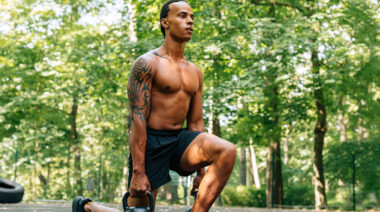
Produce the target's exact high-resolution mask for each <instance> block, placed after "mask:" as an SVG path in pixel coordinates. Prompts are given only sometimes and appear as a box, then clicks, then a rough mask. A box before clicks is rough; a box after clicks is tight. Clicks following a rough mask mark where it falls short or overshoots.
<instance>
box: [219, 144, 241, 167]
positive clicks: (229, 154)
mask: <svg viewBox="0 0 380 212" xmlns="http://www.w3.org/2000/svg"><path fill="white" fill-rule="evenodd" d="M236 154H237V150H236V147H235V145H234V144H232V143H231V142H226V143H225V144H224V145H223V151H222V152H221V157H223V159H224V160H226V161H227V162H232V163H235V160H236Z"/></svg>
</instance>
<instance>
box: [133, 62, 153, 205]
mask: <svg viewBox="0 0 380 212" xmlns="http://www.w3.org/2000/svg"><path fill="white" fill-rule="evenodd" d="M153 74H154V73H153V67H152V58H150V57H149V56H141V57H139V58H138V59H137V60H136V61H135V63H134V64H133V67H132V71H131V75H130V76H129V81H128V99H129V103H130V107H131V114H132V128H131V138H130V144H131V153H132V161H133V171H132V179H131V183H130V189H129V190H130V192H131V196H132V197H143V196H144V195H145V192H146V191H147V190H150V183H149V181H148V178H147V176H146V174H145V147H146V142H147V134H146V127H147V119H148V117H149V112H150V103H151V94H152V78H153Z"/></svg>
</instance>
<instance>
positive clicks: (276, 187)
mask: <svg viewBox="0 0 380 212" xmlns="http://www.w3.org/2000/svg"><path fill="white" fill-rule="evenodd" d="M272 149H273V152H274V156H275V157H274V159H273V160H274V181H273V192H274V195H273V203H274V204H275V205H279V206H281V205H282V203H283V198H282V197H283V186H282V171H281V151H280V142H277V143H275V144H272Z"/></svg>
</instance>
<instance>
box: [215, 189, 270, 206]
mask: <svg viewBox="0 0 380 212" xmlns="http://www.w3.org/2000/svg"><path fill="white" fill-rule="evenodd" d="M222 201H223V204H225V205H227V206H245V207H265V189H255V188H254V187H252V186H241V185H240V186H227V187H226V188H224V190H223V192H222Z"/></svg>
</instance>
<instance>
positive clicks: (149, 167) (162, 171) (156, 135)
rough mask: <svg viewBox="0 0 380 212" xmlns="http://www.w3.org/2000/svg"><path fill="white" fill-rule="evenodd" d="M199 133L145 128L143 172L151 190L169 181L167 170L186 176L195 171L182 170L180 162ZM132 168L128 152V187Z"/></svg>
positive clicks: (186, 130) (130, 156)
mask: <svg viewBox="0 0 380 212" xmlns="http://www.w3.org/2000/svg"><path fill="white" fill-rule="evenodd" d="M200 133H201V132H199V131H190V130H188V129H180V130H152V129H147V144H146V151H145V173H146V175H147V177H148V179H149V182H150V188H151V189H152V190H154V189H156V188H158V187H160V186H162V185H164V184H166V183H168V182H169V181H170V176H169V170H173V171H175V172H177V173H178V174H179V175H181V176H188V175H191V174H192V173H194V172H195V171H186V170H182V169H181V167H180V162H181V158H182V154H183V153H184V152H185V150H186V148H187V147H188V146H189V144H190V143H191V142H192V141H193V140H194V138H195V137H197V135H199V134H200ZM132 170H133V167H132V155H131V154H130V155H129V177H128V188H129V185H130V182H131V178H132Z"/></svg>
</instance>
